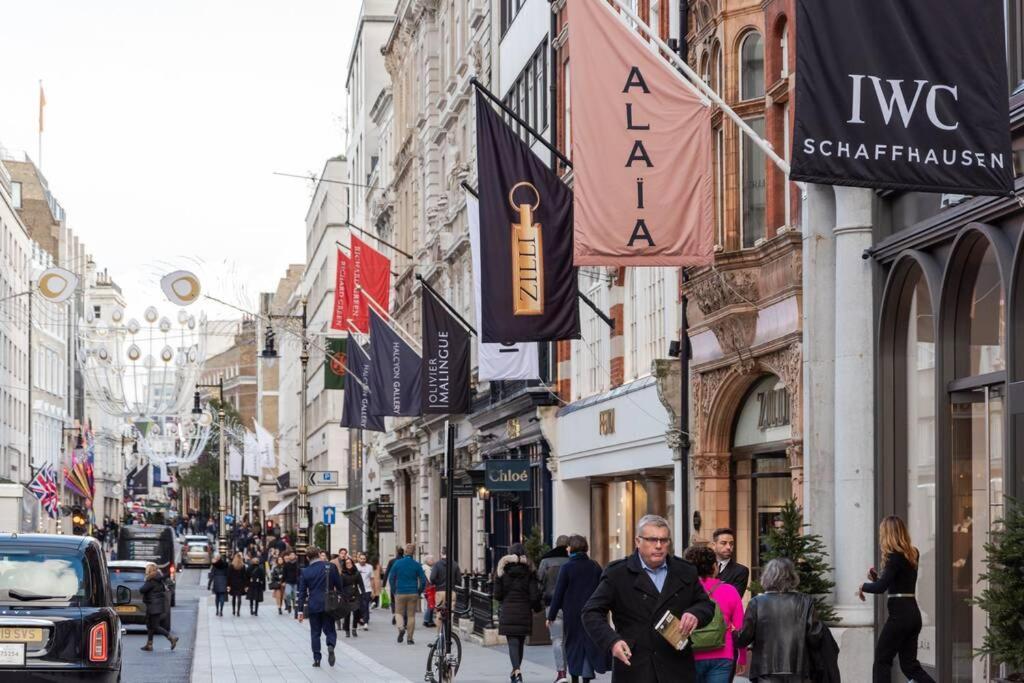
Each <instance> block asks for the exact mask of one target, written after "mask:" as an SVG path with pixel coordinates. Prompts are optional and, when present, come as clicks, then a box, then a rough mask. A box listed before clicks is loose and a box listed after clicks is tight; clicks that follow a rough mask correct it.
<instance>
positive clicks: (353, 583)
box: [341, 557, 363, 638]
mask: <svg viewBox="0 0 1024 683" xmlns="http://www.w3.org/2000/svg"><path fill="white" fill-rule="evenodd" d="M341 585H342V586H343V588H342V591H341V599H342V600H343V601H344V602H345V603H346V604H351V605H352V606H353V607H354V609H352V610H350V611H348V612H346V613H345V616H344V618H343V619H342V624H341V628H342V630H343V631H344V632H345V637H346V638H349V637H352V638H358V637H359V616H360V609H359V605H360V599H361V598H360V596H362V594H363V577H362V575H361V574H360V573H359V570H358V569H357V568H356V563H355V560H353V559H352V558H351V557H346V558H345V563H344V564H343V565H342V566H341Z"/></svg>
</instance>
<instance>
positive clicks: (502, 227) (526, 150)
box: [476, 92, 580, 342]
mask: <svg viewBox="0 0 1024 683" xmlns="http://www.w3.org/2000/svg"><path fill="white" fill-rule="evenodd" d="M476 140H477V170H478V174H479V176H480V188H479V189H480V246H481V248H480V258H481V261H482V263H481V266H482V267H481V270H480V278H481V293H482V305H483V325H482V327H483V329H482V330H481V331H480V336H481V338H482V339H483V341H485V342H523V341H555V340H558V339H579V338H580V307H579V303H578V302H577V301H576V296H577V293H578V291H579V290H578V287H577V283H576V269H575V268H574V267H573V264H572V192H571V191H570V190H569V188H568V187H566V186H565V183H563V182H562V181H561V180H560V179H559V178H558V176H556V175H555V174H554V173H553V172H552V171H551V169H549V168H548V167H547V166H545V165H544V164H543V163H542V162H541V160H540V158H538V157H537V155H536V154H534V153H533V151H532V150H531V149H530V147H529V146H528V145H527V144H526V143H525V142H523V141H522V140H521V139H520V138H519V136H517V135H516V134H515V133H514V132H513V131H512V129H511V128H509V127H508V126H507V125H506V124H505V122H504V121H502V120H501V117H500V116H498V114H497V113H496V112H495V111H494V109H493V108H491V105H490V104H488V102H487V100H486V99H484V96H483V95H482V94H481V93H479V92H478V93H477V94H476Z"/></svg>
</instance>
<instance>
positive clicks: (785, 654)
mask: <svg viewBox="0 0 1024 683" xmlns="http://www.w3.org/2000/svg"><path fill="white" fill-rule="evenodd" d="M799 585H800V575H799V574H797V572H796V567H795V566H794V565H793V562H792V561H791V560H789V559H786V558H776V559H774V560H772V561H771V562H769V563H768V564H767V565H766V566H765V568H764V570H763V571H762V572H761V586H762V588H764V593H761V594H760V595H756V596H754V597H753V598H752V599H751V600H750V602H749V603H748V604H747V612H746V614H745V615H744V616H743V628H742V629H741V630H740V631H738V632H736V633H734V634H733V636H734V640H733V642H734V644H735V645H736V647H747V646H749V645H752V646H753V647H752V650H753V652H752V653H751V657H750V674H749V677H750V679H751V680H752V681H758V682H759V683H783V682H787V681H793V682H796V681H804V680H806V679H807V678H809V677H810V675H811V661H810V648H816V647H818V645H819V644H820V643H821V642H822V637H823V635H822V632H823V631H824V630H825V627H824V626H823V625H822V623H821V622H820V621H818V617H817V615H816V614H815V611H814V599H813V598H811V596H809V595H805V594H804V593H798V592H796V589H797V586H799Z"/></svg>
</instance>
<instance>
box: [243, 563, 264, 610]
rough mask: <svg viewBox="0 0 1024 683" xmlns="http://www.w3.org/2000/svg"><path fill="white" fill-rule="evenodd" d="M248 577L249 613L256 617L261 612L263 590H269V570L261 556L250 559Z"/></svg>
mask: <svg viewBox="0 0 1024 683" xmlns="http://www.w3.org/2000/svg"><path fill="white" fill-rule="evenodd" d="M246 578H247V579H248V585H247V586H246V593H247V594H248V597H249V614H251V615H252V616H254V617H256V616H259V614H260V603H261V602H263V592H264V591H265V590H267V572H266V570H265V569H264V568H263V563H262V562H260V558H259V557H253V558H252V560H251V561H250V564H249V568H248V572H247V574H246Z"/></svg>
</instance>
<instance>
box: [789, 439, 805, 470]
mask: <svg viewBox="0 0 1024 683" xmlns="http://www.w3.org/2000/svg"><path fill="white" fill-rule="evenodd" d="M786 459H787V460H788V461H789V468H790V469H796V468H802V467H803V466H804V444H803V441H799V440H795V441H793V443H792V444H790V445H789V446H788V447H787V448H786Z"/></svg>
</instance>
